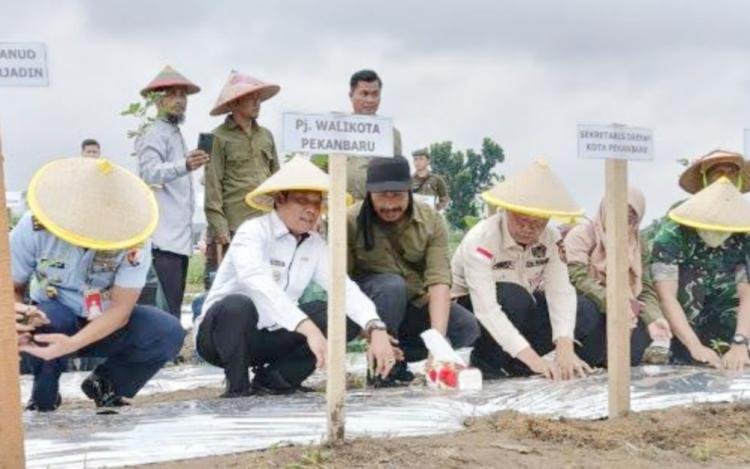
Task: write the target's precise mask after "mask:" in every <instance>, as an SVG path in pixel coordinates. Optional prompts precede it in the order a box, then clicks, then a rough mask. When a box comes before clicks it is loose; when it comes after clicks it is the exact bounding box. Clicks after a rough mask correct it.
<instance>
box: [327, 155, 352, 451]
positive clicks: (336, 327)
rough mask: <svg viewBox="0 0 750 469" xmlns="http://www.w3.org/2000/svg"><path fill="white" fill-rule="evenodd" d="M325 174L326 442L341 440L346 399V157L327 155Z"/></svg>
mask: <svg viewBox="0 0 750 469" xmlns="http://www.w3.org/2000/svg"><path fill="white" fill-rule="evenodd" d="M328 173H329V175H330V178H331V189H330V191H329V193H328V249H329V256H328V257H329V258H328V266H329V268H328V272H329V277H330V278H329V284H328V357H327V369H328V373H327V374H328V382H327V384H326V399H327V404H328V442H329V443H339V442H341V441H343V440H344V427H345V420H346V417H345V415H344V397H345V395H346V380H345V373H346V370H345V365H344V363H345V362H344V359H345V355H346V314H345V311H346V296H345V278H346V266H347V263H346V255H347V253H346V251H347V249H346V246H347V241H346V155H330V158H329V162H328Z"/></svg>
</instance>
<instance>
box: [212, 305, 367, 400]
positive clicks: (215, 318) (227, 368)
mask: <svg viewBox="0 0 750 469" xmlns="http://www.w3.org/2000/svg"><path fill="white" fill-rule="evenodd" d="M300 309H301V310H302V311H303V312H304V313H305V314H306V315H307V316H308V318H310V320H312V322H314V323H315V325H316V326H318V328H319V329H320V330H321V332H323V334H326V333H327V330H328V327H327V325H328V318H327V304H326V303H325V302H323V301H314V302H312V303H307V304H304V305H300ZM257 326H258V310H257V309H256V307H255V305H254V304H253V300H251V299H250V298H249V297H247V296H244V295H229V296H227V297H225V298H223V299H222V300H221V301H219V302H217V303H215V304H213V305H211V307H210V308H209V309H208V311H206V317H205V318H203V322H201V325H200V328H199V329H198V336H197V349H198V353H199V354H200V356H201V357H203V358H204V359H205V360H206V361H207V362H209V363H210V364H212V365H214V366H218V367H220V368H223V369H224V374H225V376H226V378H227V382H228V387H227V390H228V391H230V392H242V391H246V390H248V389H249V388H250V380H249V372H248V368H249V367H253V368H263V367H268V368H269V369H272V370H275V371H278V372H279V374H280V375H281V376H282V377H283V378H284V379H285V380H286V382H287V383H289V385H290V386H291V387H298V386H299V385H300V384H302V382H303V381H304V380H305V379H306V378H307V377H308V376H310V375H311V374H312V372H313V371H315V356H314V355H313V353H312V352H311V351H310V347H308V345H307V339H306V338H305V336H304V335H302V334H300V333H298V332H292V331H288V330H286V329H279V330H275V331H269V330H266V329H260V330H259V329H258V327H257ZM360 330H361V329H360V327H359V326H357V324H355V323H354V322H353V321H352V320H351V319H349V318H347V320H346V337H347V341H349V340H352V339H354V337H356V336H357V334H358V333H359V332H360Z"/></svg>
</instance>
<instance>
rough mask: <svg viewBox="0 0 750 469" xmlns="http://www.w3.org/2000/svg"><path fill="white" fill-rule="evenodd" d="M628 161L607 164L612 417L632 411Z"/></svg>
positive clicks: (609, 371) (608, 352) (606, 221)
mask: <svg viewBox="0 0 750 469" xmlns="http://www.w3.org/2000/svg"><path fill="white" fill-rule="evenodd" d="M627 165H628V162H627V161H626V160H607V161H606V170H605V173H606V196H605V197H606V198H605V210H606V220H605V223H606V231H607V239H606V243H605V247H606V250H607V368H608V370H607V371H608V376H609V418H615V417H621V416H624V415H626V414H627V413H628V412H629V411H630V331H631V330H630V313H629V309H630V304H629V301H628V299H629V297H630V281H629V278H628V275H629V273H628V270H629V269H628V265H629V261H628V251H627V246H628V166H627Z"/></svg>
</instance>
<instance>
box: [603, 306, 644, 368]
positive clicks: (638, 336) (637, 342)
mask: <svg viewBox="0 0 750 469" xmlns="http://www.w3.org/2000/svg"><path fill="white" fill-rule="evenodd" d="M597 311H599V310H598V308H597ZM600 314H601V315H602V321H603V322H604V332H603V333H602V334H601V335H600V336H597V337H598V340H599V342H600V344H599V346H600V347H601V348H602V349H603V350H604V355H603V357H602V363H595V365H596V366H606V365H607V316H606V315H604V314H602V313H600ZM649 345H651V336H649V335H648V328H647V327H646V323H644V322H643V319H638V324H637V325H636V326H635V328H634V329H631V332H630V366H638V365H640V364H641V360H642V359H643V352H645V351H646V349H647V348H648V346H649Z"/></svg>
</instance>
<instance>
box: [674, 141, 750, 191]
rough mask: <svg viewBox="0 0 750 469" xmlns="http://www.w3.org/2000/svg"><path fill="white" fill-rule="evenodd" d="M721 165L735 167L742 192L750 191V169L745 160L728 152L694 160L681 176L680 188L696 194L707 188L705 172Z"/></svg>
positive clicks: (717, 151)
mask: <svg viewBox="0 0 750 469" xmlns="http://www.w3.org/2000/svg"><path fill="white" fill-rule="evenodd" d="M720 163H730V164H733V165H735V166H736V167H737V173H738V174H739V177H740V180H741V181H742V186H741V191H742V192H748V191H750V167H749V166H748V164H747V163H746V162H745V158H744V157H743V156H742V155H741V154H739V153H735V152H733V151H726V150H714V151H712V152H710V153H707V154H705V155H702V156H699V157H698V158H696V159H695V160H693V162H692V163H690V166H688V168H687V169H686V170H685V171H683V172H682V174H681V175H680V187H682V188H683V189H684V190H685V191H686V192H689V193H691V194H695V193H696V192H698V191H700V190H701V189H703V188H704V187H705V178H704V174H705V172H706V171H708V170H709V169H710V168H711V167H712V166H714V165H717V164H720Z"/></svg>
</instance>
